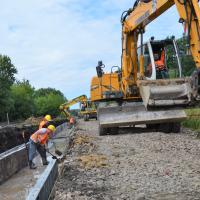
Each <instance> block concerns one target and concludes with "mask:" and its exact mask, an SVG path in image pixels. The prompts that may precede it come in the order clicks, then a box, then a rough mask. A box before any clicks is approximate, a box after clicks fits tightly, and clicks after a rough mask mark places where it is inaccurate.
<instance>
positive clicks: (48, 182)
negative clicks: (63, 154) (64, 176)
mask: <svg viewBox="0 0 200 200" xmlns="http://www.w3.org/2000/svg"><path fill="white" fill-rule="evenodd" d="M57 176H58V164H57V161H56V160H53V159H51V161H50V163H49V164H48V166H47V168H46V169H45V171H44V172H43V173H42V175H41V176H40V178H39V179H38V180H37V183H36V184H35V186H34V187H33V188H32V189H31V191H30V192H29V194H28V197H27V198H26V200H44V199H48V198H49V195H50V193H51V190H52V188H53V186H54V183H55V181H56V179H57Z"/></svg>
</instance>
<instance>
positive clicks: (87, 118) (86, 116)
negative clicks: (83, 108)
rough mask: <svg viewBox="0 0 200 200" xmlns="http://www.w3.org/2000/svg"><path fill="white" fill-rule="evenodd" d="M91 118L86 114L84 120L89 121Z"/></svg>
mask: <svg viewBox="0 0 200 200" xmlns="http://www.w3.org/2000/svg"><path fill="white" fill-rule="evenodd" d="M88 120H89V115H88V114H85V115H84V121H85V122H86V121H88Z"/></svg>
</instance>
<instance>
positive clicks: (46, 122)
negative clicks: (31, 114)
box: [39, 115, 52, 129]
mask: <svg viewBox="0 0 200 200" xmlns="http://www.w3.org/2000/svg"><path fill="white" fill-rule="evenodd" d="M51 120H52V119H51V115H45V117H44V118H43V119H42V121H41V122H40V124H39V129H41V128H47V127H48V125H49V122H50V121H51Z"/></svg>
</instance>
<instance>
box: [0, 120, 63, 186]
mask: <svg viewBox="0 0 200 200" xmlns="http://www.w3.org/2000/svg"><path fill="white" fill-rule="evenodd" d="M66 126H67V123H64V124H62V125H60V126H58V127H56V134H58V133H59V132H61V131H62V130H63V129H64V128H66ZM27 165H28V158H27V151H26V148H25V145H24V144H23V145H20V146H17V147H15V148H13V149H10V150H8V151H6V152H4V153H2V154H0V184H2V183H3V182H5V181H6V180H7V179H8V178H9V177H11V176H12V175H13V174H15V173H17V172H18V171H19V170H21V169H22V168H24V167H26V166H27Z"/></svg>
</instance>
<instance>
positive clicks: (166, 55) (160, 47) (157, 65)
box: [137, 38, 182, 80]
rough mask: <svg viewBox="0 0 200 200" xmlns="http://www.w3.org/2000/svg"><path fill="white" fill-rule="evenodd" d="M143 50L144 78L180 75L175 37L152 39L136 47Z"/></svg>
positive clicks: (163, 77)
mask: <svg viewBox="0 0 200 200" xmlns="http://www.w3.org/2000/svg"><path fill="white" fill-rule="evenodd" d="M141 48H143V52H144V55H143V56H144V75H145V78H146V80H158V79H174V78H181V77H182V67H181V62H180V58H179V52H178V47H177V44H176V41H175V39H174V38H173V39H165V40H154V39H153V38H151V40H150V41H148V42H147V43H145V44H144V45H143V46H142V47H141V46H140V47H139V48H138V51H137V52H138V60H140V59H139V57H140V52H141Z"/></svg>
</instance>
